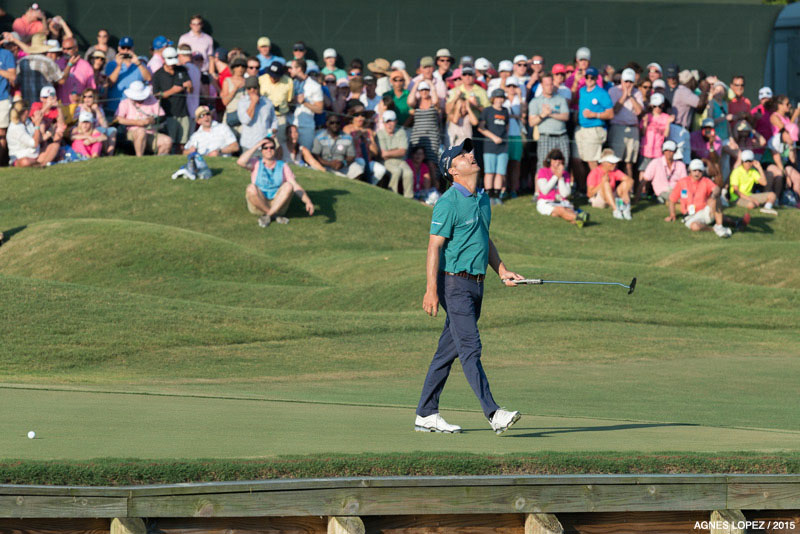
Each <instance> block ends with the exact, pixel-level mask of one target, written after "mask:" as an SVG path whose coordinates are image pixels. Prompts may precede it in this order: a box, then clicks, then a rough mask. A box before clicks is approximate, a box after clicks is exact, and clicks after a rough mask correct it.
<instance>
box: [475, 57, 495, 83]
mask: <svg viewBox="0 0 800 534" xmlns="http://www.w3.org/2000/svg"><path fill="white" fill-rule="evenodd" d="M491 68H492V64H491V62H490V61H489V60H488V59H486V58H485V57H479V58H478V59H476V60H475V78H476V80H477V81H479V82H483V83H484V84H487V83H489V80H490V79H491V76H490V75H489V69H491Z"/></svg>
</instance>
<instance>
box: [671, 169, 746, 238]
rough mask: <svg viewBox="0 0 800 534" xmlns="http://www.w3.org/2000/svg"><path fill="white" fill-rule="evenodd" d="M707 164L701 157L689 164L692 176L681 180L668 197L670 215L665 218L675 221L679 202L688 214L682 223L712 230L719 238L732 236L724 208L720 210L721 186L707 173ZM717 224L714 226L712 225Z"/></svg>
mask: <svg viewBox="0 0 800 534" xmlns="http://www.w3.org/2000/svg"><path fill="white" fill-rule="evenodd" d="M705 170H706V167H705V164H704V163H703V162H702V161H701V160H699V159H693V160H692V162H691V163H690V164H689V173H690V175H689V176H687V177H686V178H683V179H681V180H680V181H678V183H677V185H676V186H675V188H674V189H673V190H672V193H671V194H670V197H669V202H668V203H667V204H668V206H669V215H668V216H667V218H666V219H665V220H666V221H675V220H676V219H677V217H676V215H675V204H678V203H680V207H681V213H682V214H683V215H685V216H686V217H685V218H684V219H683V224H685V225H686V227H687V228H689V229H690V230H692V231H693V232H699V231H702V230H713V231H714V233H715V234H717V236H718V237H723V238H724V237H730V236H731V230H730V228H725V227H724V226H722V211H720V209H719V207H720V206H719V202H718V201H717V199H718V198H719V187H717V186H716V185H715V184H714V182H712V181H711V180H709V179H708V178H707V177H705V176H704V173H705ZM712 223H715V224H714V226H713V228H712V227H711V224H712Z"/></svg>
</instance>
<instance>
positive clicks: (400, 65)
mask: <svg viewBox="0 0 800 534" xmlns="http://www.w3.org/2000/svg"><path fill="white" fill-rule="evenodd" d="M392 69H393V70H406V62H405V61H403V60H402V59H395V60H394V61H392Z"/></svg>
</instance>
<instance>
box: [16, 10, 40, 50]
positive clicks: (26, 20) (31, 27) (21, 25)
mask: <svg viewBox="0 0 800 534" xmlns="http://www.w3.org/2000/svg"><path fill="white" fill-rule="evenodd" d="M46 24H47V18H46V17H45V16H44V12H43V11H42V10H41V9H39V4H33V5H32V6H31V7H29V8H28V10H27V11H25V13H23V14H22V16H21V17H19V18H17V19H16V20H14V23H13V24H12V26H11V27H12V29H13V30H14V31H15V32H17V34H18V35H19V38H20V40H21V41H23V42H24V43H26V44H30V42H31V37H33V34H35V33H41V32H44V31H46V29H45V26H46Z"/></svg>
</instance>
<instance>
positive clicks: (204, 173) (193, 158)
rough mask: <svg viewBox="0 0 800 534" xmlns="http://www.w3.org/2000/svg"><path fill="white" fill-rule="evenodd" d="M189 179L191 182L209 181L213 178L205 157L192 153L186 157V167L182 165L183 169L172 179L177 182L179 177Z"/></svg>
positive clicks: (176, 172)
mask: <svg viewBox="0 0 800 534" xmlns="http://www.w3.org/2000/svg"><path fill="white" fill-rule="evenodd" d="M181 176H182V177H184V178H188V179H189V180H196V179H198V178H199V179H201V180H208V179H209V178H211V169H210V168H209V167H208V163H206V160H205V158H204V157H203V156H201V155H200V154H198V153H197V152H192V153H191V154H189V155H188V156H186V165H181V168H180V169H178V170H177V171H175V173H174V174H173V175H172V179H173V180H175V179H176V178H179V177H181Z"/></svg>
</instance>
